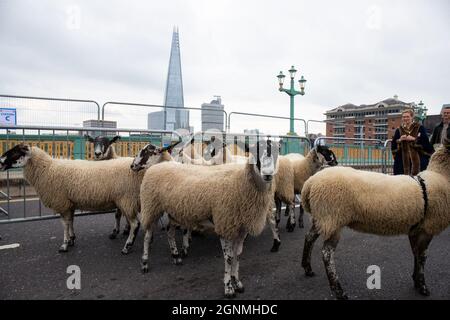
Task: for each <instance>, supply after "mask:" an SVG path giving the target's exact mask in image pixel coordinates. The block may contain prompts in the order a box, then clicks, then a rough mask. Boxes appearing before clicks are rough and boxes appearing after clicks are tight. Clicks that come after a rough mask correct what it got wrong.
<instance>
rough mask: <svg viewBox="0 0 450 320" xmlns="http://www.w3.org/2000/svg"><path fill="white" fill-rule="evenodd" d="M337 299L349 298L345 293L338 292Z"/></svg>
mask: <svg viewBox="0 0 450 320" xmlns="http://www.w3.org/2000/svg"><path fill="white" fill-rule="evenodd" d="M336 299H338V300H348V296H347V295H346V294H345V293H343V292H342V293H339V294H336Z"/></svg>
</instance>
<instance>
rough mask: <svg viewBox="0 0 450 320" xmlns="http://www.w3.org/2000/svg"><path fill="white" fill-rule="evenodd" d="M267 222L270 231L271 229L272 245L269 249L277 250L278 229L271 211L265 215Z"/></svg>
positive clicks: (279, 241)
mask: <svg viewBox="0 0 450 320" xmlns="http://www.w3.org/2000/svg"><path fill="white" fill-rule="evenodd" d="M267 223H268V224H269V226H270V231H272V237H273V245H272V248H271V249H270V252H277V251H278V249H279V248H280V244H281V240H280V231H279V230H278V227H277V225H278V224H277V223H276V222H275V217H274V214H273V213H272V212H270V213H269V214H268V215H267Z"/></svg>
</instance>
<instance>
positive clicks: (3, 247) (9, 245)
mask: <svg viewBox="0 0 450 320" xmlns="http://www.w3.org/2000/svg"><path fill="white" fill-rule="evenodd" d="M18 247H20V244H19V243H12V244H7V245H4V246H0V250H5V249H14V248H18Z"/></svg>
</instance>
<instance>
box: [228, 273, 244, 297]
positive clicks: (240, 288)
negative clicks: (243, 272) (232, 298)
mask: <svg viewBox="0 0 450 320" xmlns="http://www.w3.org/2000/svg"><path fill="white" fill-rule="evenodd" d="M231 283H232V286H233V289H234V291H235V292H237V293H244V291H245V288H244V285H243V284H242V282H241V281H239V280H236V278H234V277H233V278H232V281H231Z"/></svg>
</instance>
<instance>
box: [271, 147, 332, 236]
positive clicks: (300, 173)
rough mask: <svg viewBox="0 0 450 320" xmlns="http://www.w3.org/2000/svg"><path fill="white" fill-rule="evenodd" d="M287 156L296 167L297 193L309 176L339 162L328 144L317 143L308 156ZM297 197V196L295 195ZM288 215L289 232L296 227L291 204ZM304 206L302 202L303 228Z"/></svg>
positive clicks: (301, 219)
mask: <svg viewBox="0 0 450 320" xmlns="http://www.w3.org/2000/svg"><path fill="white" fill-rule="evenodd" d="M285 157H287V158H288V159H289V160H290V161H291V162H292V166H293V168H294V192H295V194H296V195H298V194H300V193H301V190H302V188H303V184H304V183H305V181H306V180H308V178H309V177H311V176H312V175H314V174H315V173H317V172H318V171H319V170H321V169H323V168H324V167H325V166H336V165H337V164H338V162H337V160H336V155H335V154H334V152H333V151H332V150H331V149H330V148H328V147H327V146H322V145H316V146H315V147H314V148H313V149H311V150H310V151H309V152H308V154H307V155H306V157H302V156H299V155H298V154H287V155H286V156H285ZM294 198H295V197H294ZM276 205H278V206H279V208H277V212H278V213H277V219H278V221H279V219H280V213H281V203H278V204H277V203H276ZM286 211H287V212H286V215H288V216H289V218H288V220H287V222H286V229H287V231H288V232H292V231H294V228H295V212H294V210H293V209H292V211H291V210H290V206H286ZM303 213H304V211H303V207H302V205H301V204H300V215H299V218H298V223H299V227H300V228H303Z"/></svg>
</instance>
